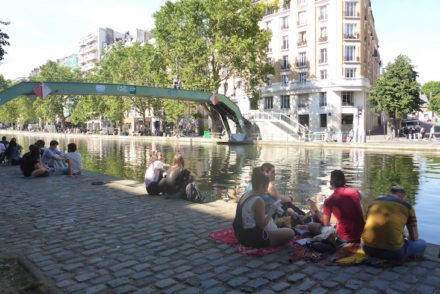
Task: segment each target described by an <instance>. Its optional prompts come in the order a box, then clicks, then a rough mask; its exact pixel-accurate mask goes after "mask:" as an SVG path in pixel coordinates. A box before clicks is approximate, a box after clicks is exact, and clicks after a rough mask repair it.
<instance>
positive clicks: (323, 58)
mask: <svg viewBox="0 0 440 294" xmlns="http://www.w3.org/2000/svg"><path fill="white" fill-rule="evenodd" d="M319 63H327V48H321V50H319Z"/></svg>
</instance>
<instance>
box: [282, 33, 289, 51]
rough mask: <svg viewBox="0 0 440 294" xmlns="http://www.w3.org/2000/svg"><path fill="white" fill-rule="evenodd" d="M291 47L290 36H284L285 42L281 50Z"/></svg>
mask: <svg viewBox="0 0 440 294" xmlns="http://www.w3.org/2000/svg"><path fill="white" fill-rule="evenodd" d="M287 49H289V36H283V43H282V44H281V50H287Z"/></svg>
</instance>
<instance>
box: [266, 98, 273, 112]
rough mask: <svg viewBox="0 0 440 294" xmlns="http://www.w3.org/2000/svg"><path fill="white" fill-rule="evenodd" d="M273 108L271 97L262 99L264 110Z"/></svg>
mask: <svg viewBox="0 0 440 294" xmlns="http://www.w3.org/2000/svg"><path fill="white" fill-rule="evenodd" d="M272 108H273V97H272V96H268V97H264V109H272Z"/></svg>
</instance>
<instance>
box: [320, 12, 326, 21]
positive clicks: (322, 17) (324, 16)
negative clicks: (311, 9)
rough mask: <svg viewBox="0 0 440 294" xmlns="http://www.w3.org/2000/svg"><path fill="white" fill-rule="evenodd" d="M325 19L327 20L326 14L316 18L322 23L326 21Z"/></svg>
mask: <svg viewBox="0 0 440 294" xmlns="http://www.w3.org/2000/svg"><path fill="white" fill-rule="evenodd" d="M327 19H328V15H327V14H324V15H320V16H318V20H320V21H324V20H327Z"/></svg>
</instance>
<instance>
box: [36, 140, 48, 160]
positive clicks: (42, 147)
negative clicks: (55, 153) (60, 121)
mask: <svg viewBox="0 0 440 294" xmlns="http://www.w3.org/2000/svg"><path fill="white" fill-rule="evenodd" d="M35 145H37V146H38V147H40V153H41V156H43V154H44V151H46V148H45V147H44V145H46V143H45V142H44V140H42V139H39V140H37V142H35Z"/></svg>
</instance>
